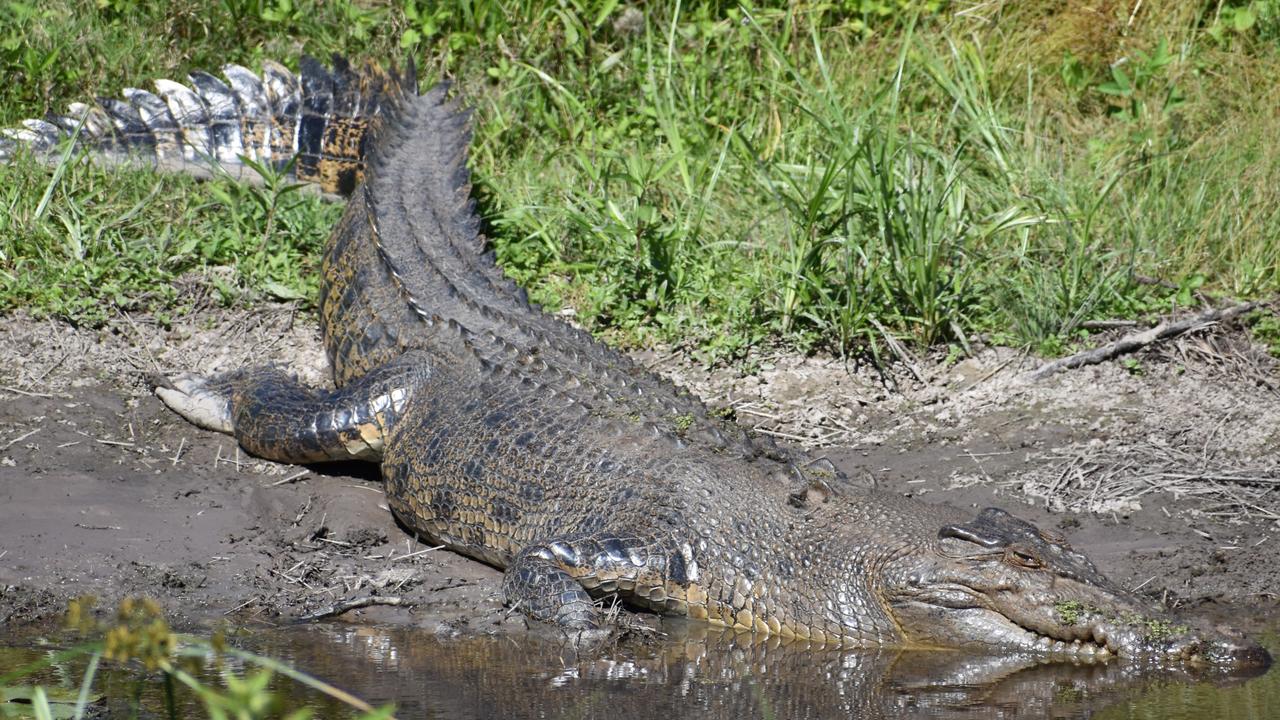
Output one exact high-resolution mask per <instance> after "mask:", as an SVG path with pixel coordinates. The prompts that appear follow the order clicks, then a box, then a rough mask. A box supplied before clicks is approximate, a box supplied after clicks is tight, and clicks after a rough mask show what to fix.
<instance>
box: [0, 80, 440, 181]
mask: <svg viewBox="0 0 1280 720" xmlns="http://www.w3.org/2000/svg"><path fill="white" fill-rule="evenodd" d="M222 76H223V77H222V78H219V77H217V76H215V75H213V74H210V73H207V72H203V71H196V72H192V73H190V74H189V75H188V76H187V81H188V83H187V84H183V83H180V82H175V81H173V80H167V79H160V80H156V81H155V83H154V87H155V91H154V92H150V91H147V90H143V89H139V88H125V89H124V91H123V92H122V94H123V96H124V99H119V98H109V97H99V98H97V99H96V100H95V101H94V102H93V103H91V104H90V103H72V104H71V105H70V106H69V108H68V111H67V113H66V114H64V115H50V116H48V117H46V118H44V119H40V120H36V119H32V120H25V121H23V122H22V125H21V127H18V128H10V129H3V130H0V162H3V161H6V160H8V159H9V158H10V157H12V156H13V155H14V154H15V153H17V152H19V151H20V149H21V148H24V147H25V148H28V149H29V150H30V151H31V152H32V153H33V154H35V155H36V156H37V157H39V158H42V159H50V160H52V159H56V157H57V155H58V150H59V148H60V147H63V143H64V142H66V141H68V140H70V139H72V138H74V144H75V147H74V151H76V152H81V151H83V152H85V153H86V154H87V155H88V156H89V157H91V158H93V159H94V160H95V161H99V162H104V163H107V164H129V163H132V164H141V165H153V166H156V167H160V168H163V169H168V170H177V171H179V172H186V173H188V174H193V175H200V176H207V175H210V174H213V173H214V172H215V171H216V170H218V169H221V170H222V171H225V172H226V173H228V174H230V175H232V176H236V177H240V178H243V179H245V180H249V181H253V180H254V179H256V177H257V175H256V173H255V172H253V171H252V169H251V168H249V166H248V164H246V163H245V160H248V161H250V162H251V163H255V164H259V165H266V166H270V167H273V168H275V169H277V170H284V169H287V168H288V169H290V170H291V172H292V174H293V176H294V177H295V178H296V179H297V180H298V181H300V182H304V183H311V184H314V185H316V186H317V188H318V189H319V190H320V191H321V192H325V193H330V194H335V195H349V194H350V193H351V192H352V191H353V190H354V189H355V186H356V184H357V183H359V182H360V180H361V179H362V177H363V176H364V168H365V154H366V150H367V148H368V147H369V145H370V142H369V139H368V138H369V136H370V134H371V131H372V130H373V129H374V128H375V127H376V126H377V125H378V123H379V122H380V120H379V117H380V113H381V111H382V109H383V107H384V106H385V105H387V104H388V103H390V102H394V101H396V100H398V99H399V98H400V97H401V96H403V95H406V94H416V92H417V87H416V84H417V76H416V72H415V69H414V67H413V65H412V63H410V64H409V65H408V66H407V68H406V71H405V72H404V73H403V74H402V73H400V72H399V71H397V70H396V69H394V68H392V69H391V70H384V69H383V68H381V67H380V66H378V65H376V64H374V63H365V64H363V65H361V66H359V67H358V68H357V67H355V66H353V65H352V64H351V63H350V62H348V61H347V60H346V59H345V58H343V57H341V56H338V55H335V56H334V58H333V63H332V68H329V67H326V66H325V65H324V64H323V63H321V62H319V61H318V60H315V59H313V58H310V57H304V58H302V61H301V63H300V72H298V73H296V74H295V73H292V72H290V71H289V70H288V69H287V68H285V67H284V66H283V65H281V64H279V63H277V62H274V61H266V62H264V63H263V69H262V73H261V74H260V75H259V74H256V73H254V72H253V71H251V70H249V69H248V68H245V67H243V66H240V65H235V64H228V65H225V66H223V68H222ZM224 78H225V79H224ZM295 158H296V162H295ZM291 163H293V164H292V165H291Z"/></svg>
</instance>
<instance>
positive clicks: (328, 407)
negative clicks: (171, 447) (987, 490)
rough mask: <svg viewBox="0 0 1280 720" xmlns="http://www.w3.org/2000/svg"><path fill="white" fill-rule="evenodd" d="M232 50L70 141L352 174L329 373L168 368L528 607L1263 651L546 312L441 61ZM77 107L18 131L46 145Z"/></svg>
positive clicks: (186, 405) (1201, 660) (918, 637)
mask: <svg viewBox="0 0 1280 720" xmlns="http://www.w3.org/2000/svg"><path fill="white" fill-rule="evenodd" d="M227 76H228V79H229V80H230V81H231V85H230V86H229V87H230V88H231V89H230V91H228V92H222V88H223V87H227V86H225V85H222V84H221V83H219V82H218V81H216V80H212V79H211V78H210V76H203V75H193V76H192V84H193V87H194V90H191V91H189V92H184V91H183V90H179V89H178V88H176V87H174V86H173V85H170V84H167V83H160V84H157V87H158V89H159V90H160V91H161V94H163V95H164V96H165V100H164V101H163V102H161V101H160V100H159V98H157V97H156V96H150V95H145V96H144V95H139V94H137V93H127V94H126V96H127V97H129V100H130V105H129V107H130V108H131V109H132V111H136V114H137V120H136V122H135V121H134V120H133V116H132V115H130V111H125V110H122V109H121V108H120V107H118V106H112V105H111V104H109V103H106V102H105V101H104V102H103V103H101V104H100V108H99V109H98V110H93V109H91V110H88V111H86V112H83V113H81V116H82V117H84V118H85V121H84V124H85V127H86V128H88V127H90V125H92V129H91V130H90V132H89V133H88V134H87V135H85V136H84V137H83V138H80V139H78V142H80V143H81V144H86V143H87V144H86V147H97V148H99V149H101V150H102V151H104V152H108V153H118V152H120V149H121V148H122V147H124V148H130V152H132V151H133V150H132V149H133V148H139V147H141V148H145V149H150V152H151V153H152V156H153V157H160V156H161V154H162V150H161V147H162V146H163V147H164V150H163V153H165V154H166V155H165V156H166V157H169V156H174V157H177V156H179V155H180V156H181V158H182V160H183V161H184V162H185V163H188V164H190V165H193V166H196V165H199V164H201V163H208V162H212V161H213V160H215V159H216V160H217V161H219V162H223V163H227V162H232V158H233V157H234V156H235V153H229V152H228V148H234V147H239V148H241V149H242V150H245V151H246V152H247V151H248V150H249V149H252V152H254V153H256V154H255V155H253V156H252V157H254V158H257V159H260V160H269V161H270V162H272V163H273V164H278V163H279V162H282V161H283V160H284V158H285V153H286V151H296V152H297V153H298V161H297V164H296V165H295V169H296V172H297V173H298V177H299V178H302V179H314V180H318V181H319V182H320V183H321V184H322V185H323V186H324V187H325V188H326V189H328V190H334V191H338V192H346V191H347V190H348V189H350V188H351V187H354V188H355V189H354V191H353V192H352V193H351V195H350V200H349V202H348V205H347V211H346V213H345V215H344V216H343V219H342V220H341V222H340V223H339V224H338V226H337V228H335V230H334V232H333V234H332V236H331V238H330V240H329V243H328V246H327V249H326V252H325V258H324V269H323V272H324V278H323V287H322V291H321V301H320V315H321V323H322V328H323V334H324V342H325V347H326V350H327V353H328V356H329V360H330V363H331V365H332V369H333V380H334V386H333V387H332V388H314V387H307V386H303V385H301V384H299V383H298V382H297V381H296V380H295V379H293V378H292V377H291V376H289V375H288V374H286V373H283V372H281V371H279V370H276V369H273V368H246V369H242V370H237V371H235V372H232V373H229V374H225V375H222V376H218V377H212V378H202V377H196V376H190V375H187V376H181V377H177V378H174V379H173V380H172V382H171V383H170V384H168V385H166V386H164V387H160V388H158V389H157V393H158V394H159V395H160V397H161V399H162V400H163V401H164V402H165V403H166V404H168V405H169V406H170V407H171V408H173V409H174V410H175V411H177V412H178V413H180V414H182V415H183V416H184V417H186V418H188V419H189V420H191V421H192V422H194V423H196V424H198V425H200V426H202V427H205V428H209V429H212V430H216V431H219V432H225V433H229V434H231V435H233V436H234V437H235V438H236V439H237V440H238V441H239V442H240V443H241V444H242V445H243V446H244V447H245V448H246V449H248V450H249V451H250V452H252V453H255V454H257V455H260V456H262V457H266V458H271V459H274V460H278V461H281V462H317V461H323V460H330V459H350V458H356V459H361V460H367V461H370V462H376V463H380V465H381V469H382V476H383V478H384V481H385V484H386V493H387V499H388V504H389V505H390V507H391V509H392V510H393V512H395V514H396V515H397V517H398V518H399V519H400V520H401V521H402V522H403V523H404V524H405V525H406V526H407V527H409V528H411V529H412V530H413V531H415V532H417V533H420V534H421V535H423V536H424V537H426V538H430V539H431V540H432V541H433V542H439V543H442V544H444V545H447V546H448V547H449V548H451V549H453V550H454V551H456V552H459V553H462V554H464V555H468V556H470V557H473V558H476V559H479V560H481V561H483V562H486V563H489V564H492V565H494V566H496V567H499V568H502V569H504V570H505V579H504V583H503V591H504V593H505V595H506V599H507V601H508V602H509V603H510V604H511V605H512V606H513V607H515V608H518V609H519V610H520V611H521V612H523V613H525V614H526V615H527V616H528V617H530V618H531V619H534V620H538V621H544V622H549V623H555V624H558V625H559V626H561V627H563V628H565V629H568V630H573V631H576V632H582V633H588V634H590V633H594V632H597V631H599V630H601V629H602V627H603V624H604V622H605V620H604V617H603V615H602V613H601V610H600V607H599V603H600V601H601V599H602V598H606V597H611V596H616V597H618V598H621V599H622V600H624V601H625V602H626V603H627V604H629V605H631V606H632V607H636V608H644V609H649V610H652V611H655V612H659V613H666V614H675V615H685V616H688V617H691V618H694V619H698V620H704V621H707V622H709V623H713V624H716V625H723V626H729V627H733V628H737V629H740V630H742V631H750V632H755V633H761V634H768V635H778V636H782V637H784V638H793V637H795V638H804V639H807V640H809V641H810V642H819V643H824V644H828V645H834V646H840V647H859V646H871V645H891V646H912V647H948V648H974V649H984V650H988V651H996V652H1016V653H1028V654H1037V655H1043V656H1045V657H1049V658H1061V659H1069V660H1072V661H1082V660H1098V659H1109V658H1114V657H1117V656H1119V657H1121V658H1128V659H1131V660H1135V661H1144V662H1151V663H1157V664H1162V665H1169V664H1182V663H1191V664H1197V665H1202V666H1211V667H1216V668H1222V669H1226V670H1228V671H1235V670H1243V669H1249V668H1252V669H1255V670H1256V669H1257V668H1259V667H1265V666H1266V665H1267V664H1268V663H1269V662H1270V658H1269V656H1268V655H1267V653H1266V652H1265V651H1264V650H1263V649H1262V648H1261V647H1260V646H1258V645H1257V644H1256V643H1254V642H1252V641H1251V640H1249V639H1247V638H1245V637H1243V636H1242V635H1240V634H1239V633H1237V632H1235V631H1233V630H1230V629H1228V628H1221V627H1218V628H1207V629H1206V628H1201V627H1196V626H1192V625H1183V624H1181V623H1179V622H1177V621H1175V620H1173V619H1171V618H1169V617H1168V616H1167V615H1166V614H1165V613H1164V611H1163V609H1161V608H1159V607H1157V606H1155V605H1154V604H1152V603H1151V602H1149V601H1147V600H1145V599H1142V598H1139V597H1136V596H1134V595H1133V594H1131V593H1129V592H1127V591H1125V590H1123V589H1121V588H1119V587H1117V586H1116V585H1115V584H1113V583H1111V582H1110V581H1109V580H1107V579H1106V578H1105V577H1104V576H1102V575H1101V574H1100V573H1099V572H1098V570H1097V569H1096V568H1095V567H1094V565H1093V564H1092V563H1091V562H1090V561H1089V560H1088V558H1086V557H1084V556H1083V555H1081V554H1080V553H1078V552H1076V551H1075V550H1073V549H1072V548H1071V547H1070V545H1069V544H1068V543H1067V541H1066V540H1065V539H1063V538H1061V537H1057V536H1055V535H1053V534H1051V533H1049V532H1046V531H1043V530H1040V529H1039V528H1037V527H1035V526H1033V525H1031V524H1029V523H1027V522H1024V521H1022V520H1019V519H1017V518H1015V517H1013V516H1012V515H1009V514H1008V513H1006V512H1004V511H1002V510H998V509H994V508H988V509H986V510H983V511H981V512H979V513H977V514H976V515H974V514H972V513H968V512H961V511H957V510H953V509H950V508H946V507H942V506H934V505H928V504H924V503H920V502H917V501H914V500H908V499H905V498H902V497H898V496H894V495H889V494H883V493H877V492H874V491H871V490H865V489H861V488H857V487H852V486H851V485H850V483H848V482H847V481H845V480H844V479H843V477H842V476H840V475H839V474H838V473H836V472H834V468H832V467H831V466H830V464H829V463H824V462H822V461H820V460H819V461H814V460H811V459H808V458H804V457H802V456H800V455H792V456H790V457H788V456H787V455H786V454H785V453H782V452H781V451H779V450H778V449H777V448H774V447H772V446H771V444H768V443H763V444H762V443H761V442H759V440H758V439H756V438H752V437H749V436H748V435H746V434H745V433H743V432H742V431H741V430H740V429H738V428H736V427H734V426H732V425H725V424H723V423H720V422H718V421H717V420H715V419H714V418H713V417H712V416H710V415H708V413H707V412H706V409H705V408H704V407H703V405H702V404H701V403H700V402H699V401H698V400H697V399H696V398H694V397H692V396H690V395H689V394H688V393H685V392H683V391H681V390H679V389H677V388H676V387H675V386H674V385H672V384H671V383H669V382H667V381H665V380H663V379H661V378H659V377H657V376H655V375H653V374H651V373H648V372H646V371H644V370H643V369H642V368H639V367H638V366H636V365H635V364H634V363H632V362H631V361H630V360H628V359H627V358H626V357H625V356H623V355H621V354H619V353H617V352H614V351H613V350H611V349H609V348H607V347H605V346H604V345H602V344H600V343H597V342H596V341H594V340H593V339H591V338H590V337H589V336H588V335H586V334H584V333H582V332H580V331H578V330H576V329H574V328H572V327H570V326H568V325H566V324H564V323H562V322H560V321H559V320H557V319H555V318H553V317H551V316H548V315H546V314H544V313H542V312H541V311H540V310H539V309H538V308H537V307H536V306H533V305H531V304H530V303H529V302H528V300H527V298H526V296H525V294H524V292H523V291H521V290H520V289H519V288H517V287H516V286H515V285H513V284H512V283H511V282H510V281H509V280H507V279H506V278H505V277H504V276H503V275H502V273H501V271H500V270H499V269H498V268H497V267H496V266H495V265H494V262H493V256H492V255H491V254H490V253H488V252H487V251H486V249H485V241H484V238H483V237H482V236H481V234H480V232H479V221H478V219H477V217H476V214H475V210H474V206H473V204H472V202H471V200H470V179H469V174H468V171H467V167H466V149H467V144H468V141H469V131H468V116H467V113H466V112H465V111H463V110H462V109H461V108H460V106H459V104H458V103H457V101H454V100H450V99H449V97H448V91H447V88H446V87H444V86H437V87H435V88H433V89H432V90H430V91H428V92H427V93H425V94H423V95H418V94H417V93H416V91H415V89H414V87H413V80H412V78H413V74H412V72H411V71H410V72H409V73H408V74H407V75H406V76H399V75H397V74H395V73H383V72H382V71H380V70H378V69H377V68H376V67H373V66H365V68H364V69H362V70H361V71H360V72H355V71H352V70H351V69H350V67H349V66H348V65H346V64H345V63H341V62H339V63H338V67H337V69H336V70H335V71H333V72H328V71H324V70H323V69H318V68H317V65H316V64H315V63H312V62H310V61H304V63H303V71H302V74H301V76H300V77H299V76H293V75H290V74H288V73H287V72H286V71H283V70H282V69H280V68H278V66H274V65H271V66H268V69H267V71H266V72H264V74H263V78H262V80H261V81H259V80H258V79H257V77H256V76H252V75H250V74H249V73H248V72H247V71H243V72H242V71H241V70H240V69H235V70H234V71H233V70H230V69H229V70H228V71H227ZM255 83H256V84H255ZM352 88H359V90H358V91H356V90H353V89H352ZM152 99H154V100H155V101H154V102H153V101H152ZM111 107H114V110H111V109H107V108H111ZM144 107H146V108H150V109H149V110H148V111H147V112H148V113H150V114H144V113H143V108H144ZM215 108H216V109H215ZM152 110H154V112H152ZM375 111H376V112H375ZM99 113H102V114H109V115H108V117H107V118H106V119H105V120H104V118H103V117H102V115H101V114H99ZM250 119H252V120H253V121H252V122H250ZM91 121H92V122H91ZM69 126H70V123H69V122H68V121H65V120H64V121H57V122H53V121H50V123H49V127H45V126H43V125H38V124H35V125H30V124H29V125H28V126H27V130H25V131H20V132H19V133H18V134H17V135H16V137H17V138H18V139H20V140H22V141H23V142H28V143H32V144H35V145H37V146H38V147H37V149H38V150H40V151H47V150H48V149H49V145H50V144H51V143H53V142H54V141H56V140H57V139H58V138H60V137H65V136H66V135H67V134H68V133H69V132H71V131H69V130H68V127H69ZM50 128H55V129H52V130H51V129H50ZM259 130H261V132H259ZM166 133H167V134H166ZM236 133H238V137H239V141H238V142H239V145H236V143H235V142H234V141H232V140H230V139H228V138H232V137H236ZM290 133H292V135H291V134H290ZM162 135H163V138H162V137H161V136H162ZM246 139H247V140H246ZM95 143H96V144H95ZM144 154H145V153H144ZM246 156H248V155H246ZM362 175H363V182H357V179H359V178H360V177H362Z"/></svg>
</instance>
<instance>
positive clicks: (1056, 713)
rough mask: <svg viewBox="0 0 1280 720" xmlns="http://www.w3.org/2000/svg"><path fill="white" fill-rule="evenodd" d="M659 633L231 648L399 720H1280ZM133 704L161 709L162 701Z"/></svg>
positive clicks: (1270, 704) (1114, 689)
mask: <svg viewBox="0 0 1280 720" xmlns="http://www.w3.org/2000/svg"><path fill="white" fill-rule="evenodd" d="M1277 629H1280V627H1273V628H1272V629H1270V630H1268V631H1266V632H1264V633H1262V634H1261V637H1262V640H1263V642H1264V644H1266V645H1267V647H1268V648H1269V649H1271V650H1272V652H1273V653H1274V652H1275V651H1276V650H1277V649H1278V646H1280V642H1278V641H1277V632H1276V630H1277ZM663 631H664V633H666V637H664V638H661V639H658V640H655V641H653V642H650V643H626V644H624V645H622V646H620V647H616V648H612V649H610V650H608V651H606V652H603V653H598V654H592V655H590V656H580V655H579V654H577V653H575V652H574V651H572V650H571V649H569V648H568V647H566V646H565V645H564V644H563V643H560V642H558V641H556V640H554V639H551V638H539V637H530V636H527V635H514V636H513V635H507V636H503V637H496V638H486V637H481V638H466V639H458V640H450V639H441V638H438V637H436V636H434V635H433V634H431V633H429V632H425V631H422V630H414V629H403V628H396V629H382V628H376V627H363V626H355V625H346V624H338V623H335V624H327V625H316V626H307V627H294V628H284V629H279V628H276V629H270V630H250V631H246V633H244V634H243V635H242V636H241V637H240V638H238V639H237V641H236V644H237V645H240V646H243V647H246V648H247V649H251V650H254V651H256V652H260V653H263V654H267V655H271V656H273V657H278V658H281V659H284V660H286V661H288V662H291V663H293V664H294V665H296V666H297V667H299V668H301V669H303V670H305V671H307V672H309V673H311V674H313V675H316V676H318V677H321V678H323V679H325V680H328V681H330V682H332V683H334V684H335V685H338V686H339V687H342V688H344V689H346V690H349V691H352V692H354V693H355V694H356V695H358V696H360V697H362V698H364V699H366V700H368V701H370V702H371V703H373V704H374V705H380V704H384V703H387V702H394V703H395V704H396V706H397V708H398V710H397V716H398V717H400V718H402V719H406V718H449V719H450V720H466V719H471V718H476V719H479V718H608V720H628V719H630V718H646V719H647V718H663V719H664V720H668V719H672V718H734V719H737V718H843V717H856V718H908V717H923V718H1044V717H1048V718H1099V719H1104V718H1105V719H1113V720H1114V719H1120V718H1124V719H1139V718H1152V719H1155V718H1161V719H1169V720H1180V719H1184V718H1185V719H1188V720H1189V719H1191V718H1196V720H1199V719H1200V718H1221V719H1232V718H1239V719H1241V720H1245V719H1248V720H1255V719H1256V720H1261V719H1263V718H1268V719H1269V718H1275V717H1280V672H1270V673H1267V674H1266V675H1264V676H1262V677H1259V678H1254V679H1252V680H1248V681H1232V682H1226V681H1222V680H1221V679H1219V680H1217V681H1209V680H1206V679H1204V678H1200V679H1197V678H1194V677H1190V676H1187V675H1186V674H1181V673H1179V674H1170V673H1165V674H1155V675H1152V674H1146V673H1138V672H1135V671H1133V670H1132V669H1130V668H1126V667H1124V666H1122V665H1120V664H1119V663H1112V664H1109V665H1097V666H1074V665H1070V664H1054V665H1041V664H1038V663H1036V662H1035V661H1034V660H1033V659H1030V658H1016V657H1015V658H1009V657H980V656H973V655H966V654H961V653H945V652H932V653H924V652H901V651H870V652H848V651H844V652H839V651H831V650H824V649H821V648H814V647H807V646H804V645H798V644H791V645H785V644H782V643H779V642H760V641H753V640H752V639H751V638H750V637H749V636H737V635H734V634H732V633H728V632H721V631H716V630H713V629H710V628H706V627H705V626H701V625H692V624H687V623H675V622H669V623H667V624H665V625H664V626H663ZM58 675H60V676H61V677H62V678H63V679H64V680H65V679H66V678H68V677H71V678H74V677H76V671H75V669H74V668H67V667H64V668H61V669H60V671H59V673H58ZM214 676H216V674H214V673H213V672H212V671H210V678H212V677H214ZM46 681H49V680H46ZM103 682H104V683H105V684H107V685H109V686H110V687H112V688H115V689H114V690H111V692H112V694H115V693H116V692H120V694H122V695H131V693H129V692H125V691H124V688H125V686H126V685H127V682H126V680H125V679H123V678H121V677H119V673H116V674H108V675H106V676H104V678H103ZM277 689H278V690H279V691H280V692H281V693H284V694H285V695H286V698H285V706H286V707H295V706H299V705H303V704H311V705H313V706H315V707H316V708H317V710H318V716H319V717H344V716H349V715H350V713H349V712H347V711H346V710H344V709H342V708H340V707H339V706H336V705H333V704H331V703H329V702H327V701H326V700H325V699H324V698H320V697H318V696H316V695H314V694H311V693H310V691H307V690H304V689H302V688H300V687H299V686H295V685H292V684H288V683H280V684H278V686H277ZM143 702H144V704H145V705H151V706H152V707H154V708H156V709H159V708H161V707H162V705H160V704H159V698H148V697H144V698H143ZM153 703H154V704H153ZM188 707H189V708H190V707H191V706H188ZM182 714H183V715H184V716H187V715H188V714H189V713H188V712H185V711H184V712H183V713H182ZM3 716H4V713H3V712H0V717H3Z"/></svg>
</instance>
